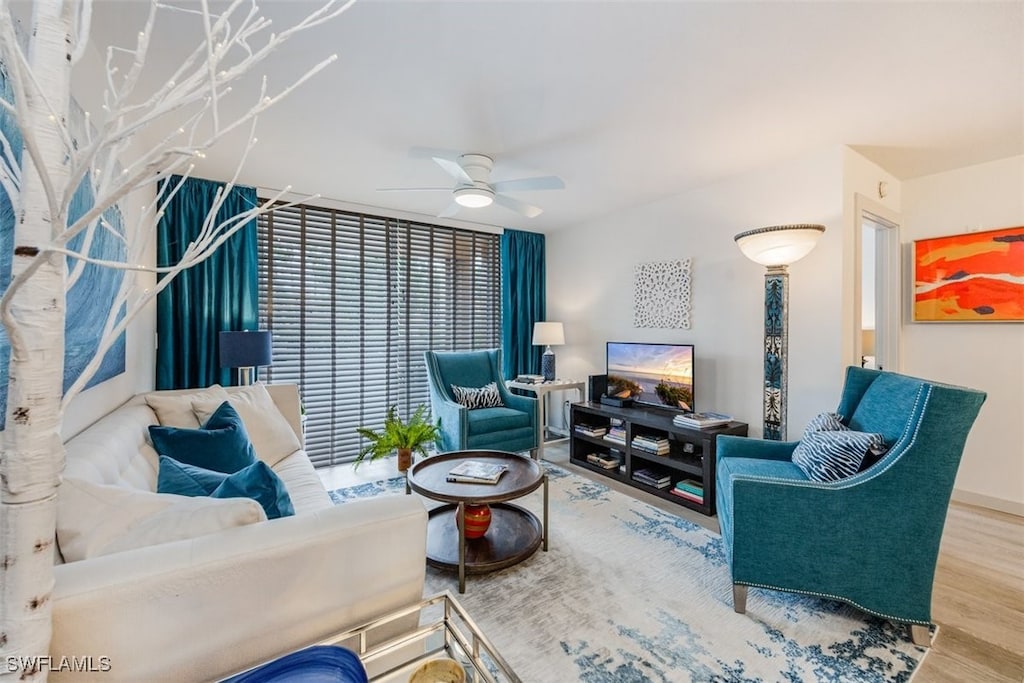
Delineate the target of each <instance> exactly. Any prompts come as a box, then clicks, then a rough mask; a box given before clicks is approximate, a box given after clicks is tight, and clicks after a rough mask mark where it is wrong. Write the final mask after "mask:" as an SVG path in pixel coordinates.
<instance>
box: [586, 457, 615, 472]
mask: <svg viewBox="0 0 1024 683" xmlns="http://www.w3.org/2000/svg"><path fill="white" fill-rule="evenodd" d="M587 462H589V463H590V464H592V465H597V466H598V467H600V468H602V469H606V470H613V469H615V468H617V467H618V466H619V465H620V464H621V462H622V461H620V460H619V459H618V458H616V457H613V456H610V455H605V454H604V453H590V454H588V455H587Z"/></svg>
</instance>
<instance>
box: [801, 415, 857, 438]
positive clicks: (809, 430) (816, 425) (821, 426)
mask: <svg viewBox="0 0 1024 683" xmlns="http://www.w3.org/2000/svg"><path fill="white" fill-rule="evenodd" d="M848 429H849V427H847V426H846V425H844V424H843V416H842V415H837V414H836V413H819V414H817V415H815V416H814V417H813V418H812V419H811V421H810V422H808V423H807V426H806V427H805V428H804V436H807V435H808V434H813V433H814V432H841V431H846V430H848Z"/></svg>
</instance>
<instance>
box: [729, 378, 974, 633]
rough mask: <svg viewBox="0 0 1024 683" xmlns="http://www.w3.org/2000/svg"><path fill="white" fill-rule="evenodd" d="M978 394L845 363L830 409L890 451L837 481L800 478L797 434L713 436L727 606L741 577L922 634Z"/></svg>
mask: <svg viewBox="0 0 1024 683" xmlns="http://www.w3.org/2000/svg"><path fill="white" fill-rule="evenodd" d="M984 401H985V394H984V393H982V392H980V391H974V390H973V389H965V388H962V387H953V386H947V385H942V384H936V383H934V382H929V381H926V380H921V379H916V378H913V377H907V376H905V375H899V374H896V373H892V372H879V371H877V370H866V369H863V368H857V367H851V368H849V369H847V371H846V384H845V386H844V387H843V395H842V398H841V399H840V403H839V409H838V411H837V412H838V414H839V415H842V416H843V422H844V424H845V425H846V426H848V427H849V428H850V429H853V430H856V431H861V432H877V433H881V434H882V435H883V436H884V437H885V441H886V444H887V445H888V446H889V450H888V451H887V452H886V454H885V455H884V456H883V457H882V458H881V460H879V461H878V462H877V463H875V464H874V465H872V466H871V467H869V468H867V469H865V470H863V471H861V472H858V473H856V474H854V475H853V476H850V477H847V478H845V479H839V480H838V481H832V482H827V483H821V482H817V481H811V480H809V479H808V478H807V477H806V476H804V473H803V471H802V470H801V469H800V468H799V467H797V466H796V465H794V464H793V463H792V462H791V461H790V457H791V456H792V453H793V449H794V448H795V447H796V445H797V443H796V442H779V441H759V440H753V439H743V438H739V437H732V436H719V437H718V442H717V444H718V476H717V503H718V519H719V524H720V525H721V529H722V539H723V541H724V542H725V547H726V552H727V554H728V557H729V565H730V569H731V571H732V582H733V607H734V609H735V610H736V611H737V612H739V613H740V614H743V613H744V612H745V611H746V598H747V587H748V586H754V587H757V588H769V589H772V590H783V591H792V592H796V593H806V594H809V595H817V596H821V597H826V598H832V599H836V600H842V601H843V602H847V603H849V604H851V605H854V606H855V607H859V608H860V609H862V610H864V611H865V612H869V613H871V614H875V615H877V616H880V617H883V618H885V619H889V620H891V621H895V622H904V623H907V624H909V625H910V634H911V638H912V639H913V641H914V643H916V644H918V645H928V644H930V640H931V638H930V633H929V626H930V624H931V600H932V581H933V579H934V575H935V562H936V559H937V556H938V553H939V540H940V539H941V537H942V527H943V524H944V523H945V519H946V510H947V508H948V506H949V497H950V493H951V492H952V489H953V480H954V479H955V477H956V471H957V467H958V466H959V464H960V456H961V455H962V453H963V448H964V442H965V441H966V440H967V433H968V432H969V431H970V429H971V425H972V424H973V423H974V419H975V418H976V417H977V415H978V411H979V410H980V408H981V404H982V403H983V402H984Z"/></svg>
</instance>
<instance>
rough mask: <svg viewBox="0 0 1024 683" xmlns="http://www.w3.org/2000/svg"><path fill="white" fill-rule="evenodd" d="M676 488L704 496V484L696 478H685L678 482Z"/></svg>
mask: <svg viewBox="0 0 1024 683" xmlns="http://www.w3.org/2000/svg"><path fill="white" fill-rule="evenodd" d="M676 488H677V489H679V490H680V491H686V492H687V493H692V494H693V495H695V496H701V497H703V496H704V485H703V484H701V483H700V482H699V481H696V480H695V479H683V480H682V481H678V482H676Z"/></svg>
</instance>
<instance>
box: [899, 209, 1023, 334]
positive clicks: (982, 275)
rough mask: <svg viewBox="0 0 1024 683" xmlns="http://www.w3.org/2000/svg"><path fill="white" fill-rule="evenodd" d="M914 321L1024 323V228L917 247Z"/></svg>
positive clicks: (926, 242)
mask: <svg viewBox="0 0 1024 683" xmlns="http://www.w3.org/2000/svg"><path fill="white" fill-rule="evenodd" d="M914 320H917V321H931V322H942V321H965V320H971V321H992V322H1014V321H1016V322H1021V321H1024V227H1019V228H1002V229H1000V230H988V231H986V232H971V233H967V234H964V235H952V236H949V237H935V238H933V239H927V240H918V241H917V242H914Z"/></svg>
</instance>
